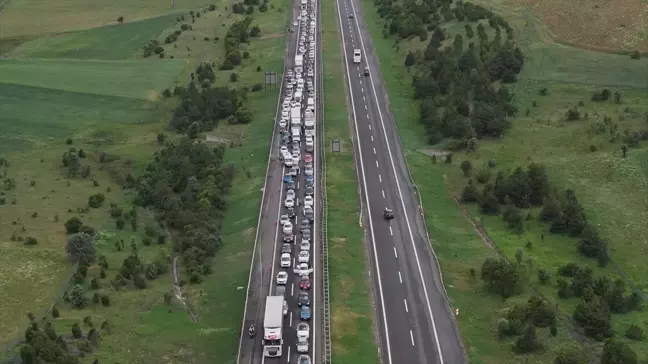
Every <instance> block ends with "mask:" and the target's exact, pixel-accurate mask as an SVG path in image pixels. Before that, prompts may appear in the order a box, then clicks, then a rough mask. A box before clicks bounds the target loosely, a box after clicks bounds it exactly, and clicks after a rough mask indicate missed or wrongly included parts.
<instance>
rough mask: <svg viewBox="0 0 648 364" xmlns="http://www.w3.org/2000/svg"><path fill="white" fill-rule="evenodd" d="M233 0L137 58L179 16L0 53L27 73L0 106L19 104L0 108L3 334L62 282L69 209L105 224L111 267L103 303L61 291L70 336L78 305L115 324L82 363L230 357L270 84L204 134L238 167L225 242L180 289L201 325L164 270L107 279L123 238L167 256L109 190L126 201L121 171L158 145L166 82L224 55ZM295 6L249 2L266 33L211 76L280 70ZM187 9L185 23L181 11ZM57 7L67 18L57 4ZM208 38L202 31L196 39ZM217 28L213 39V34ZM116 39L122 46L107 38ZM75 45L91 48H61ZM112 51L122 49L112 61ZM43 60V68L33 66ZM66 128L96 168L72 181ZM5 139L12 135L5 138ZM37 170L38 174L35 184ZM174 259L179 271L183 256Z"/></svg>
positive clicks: (102, 249) (13, 71) (258, 78)
mask: <svg viewBox="0 0 648 364" xmlns="http://www.w3.org/2000/svg"><path fill="white" fill-rule="evenodd" d="M27 3H29V2H25V3H21V4H20V5H19V6H17V7H15V8H13V9H11V7H7V9H6V10H7V11H9V9H11V11H13V12H14V14H16V13H18V12H20V11H24V10H25V9H24V6H26V5H25V4H27ZM149 5H151V4H149ZM228 5H229V4H226V2H225V1H221V2H218V3H217V8H218V9H217V10H216V11H214V12H209V13H205V14H204V15H203V16H201V17H200V18H197V20H196V22H195V23H193V30H192V31H187V32H184V33H183V34H182V36H181V37H179V39H178V40H177V41H176V42H175V44H176V45H177V47H174V46H173V44H171V45H166V46H165V53H166V54H167V58H166V59H157V57H156V58H152V59H146V60H144V59H139V60H135V59H132V58H141V48H140V47H141V46H142V45H143V44H144V43H146V42H147V41H148V40H149V39H151V38H157V37H160V39H161V40H164V37H166V35H167V34H169V33H171V32H172V31H173V30H174V29H176V28H178V27H179V24H176V25H173V27H171V28H163V27H162V28H156V29H152V28H151V27H159V26H160V24H161V23H164V24H167V25H165V26H168V23H169V19H170V18H169V19H163V20H164V21H161V20H160V21H154V20H151V21H150V23H151V24H153V25H151V24H149V26H144V25H142V24H137V26H135V25H132V26H130V28H129V27H128V26H129V24H127V23H125V24H123V25H124V27H122V26H117V25H115V26H111V27H107V28H110V29H106V28H96V29H91V30H87V31H80V32H78V33H70V34H67V35H65V36H61V38H57V37H45V38H42V39H35V40H33V41H31V42H27V43H24V44H23V47H20V46H19V47H17V48H16V49H15V51H16V52H22V53H20V54H21V55H22V56H25V57H36V56H38V57H45V58H48V59H26V60H18V59H12V60H7V61H3V63H0V74H3V72H4V74H6V75H9V76H12V77H17V76H16V75H17V74H18V73H20V72H22V74H23V75H25V76H24V77H20V78H19V79H17V80H12V83H11V84H9V83H6V84H5V83H0V88H12V87H13V88H14V89H16V88H20V90H21V92H11V93H7V95H9V96H7V97H12V98H13V100H12V101H14V102H12V103H9V102H7V103H6V104H7V105H13V106H12V109H11V110H10V111H11V112H8V113H3V115H2V116H0V120H1V121H2V123H0V124H1V125H3V127H2V128H3V133H2V137H1V138H2V141H3V143H1V145H2V150H1V151H2V152H5V154H3V156H6V157H7V158H8V159H9V161H10V163H11V165H10V167H9V172H8V173H9V176H10V177H13V178H15V179H16V181H17V186H16V188H15V189H14V190H12V191H9V192H7V195H8V197H9V198H8V202H7V205H6V206H3V209H2V210H0V217H1V218H2V221H3V222H6V223H3V224H2V225H0V253H1V254H0V256H2V258H1V260H2V261H3V262H6V264H3V265H2V268H1V269H0V277H1V278H2V279H1V281H2V282H4V283H2V284H0V287H1V288H2V291H3V292H5V295H6V297H10V299H7V300H3V304H2V310H0V311H2V314H0V327H1V328H2V332H3V334H2V342H10V341H11V340H12V339H14V338H17V337H21V336H22V332H23V331H24V328H25V325H26V324H27V320H26V318H25V314H26V313H27V312H28V311H31V312H34V313H35V314H36V315H37V316H38V314H39V313H41V312H44V311H45V309H46V308H47V307H49V305H50V304H51V302H52V301H53V300H54V299H56V297H57V296H58V295H59V294H60V293H62V291H63V289H64V288H65V287H64V286H65V280H66V279H67V277H68V272H67V269H68V264H67V260H66V257H65V254H64V246H65V241H66V236H65V234H64V229H63V222H64V221H66V220H67V219H68V218H69V217H71V216H80V217H81V218H82V219H83V221H84V222H85V223H87V224H88V225H90V226H92V227H93V228H95V229H97V230H98V231H99V230H101V231H102V234H101V238H100V239H99V241H98V246H97V248H98V254H99V255H104V256H106V258H107V261H108V264H109V269H108V270H107V272H106V273H107V277H108V278H107V279H103V280H100V281H101V287H100V288H99V289H97V290H94V291H96V292H98V293H101V294H107V295H108V296H109V297H110V303H111V304H110V306H109V307H103V306H102V305H101V304H99V305H93V304H91V305H90V307H88V308H86V309H83V310H72V309H70V308H69V307H68V305H66V304H65V303H63V302H58V303H57V305H56V306H57V308H58V311H59V313H60V317H59V318H57V319H56V320H54V324H55V327H56V330H57V332H59V333H61V334H64V335H69V333H70V329H71V326H72V325H73V324H74V323H75V322H79V323H80V322H81V321H82V320H83V319H84V318H85V317H86V316H90V317H91V318H92V321H93V323H94V325H95V327H99V325H100V324H101V323H102V322H104V321H109V322H110V323H111V327H112V329H111V333H105V332H104V333H103V334H102V340H101V345H100V348H99V349H98V350H97V351H96V352H94V353H93V354H91V355H88V357H87V358H86V359H84V361H87V362H91V361H92V360H94V359H95V358H98V359H99V360H100V362H102V363H125V362H128V363H152V362H156V363H163V362H169V363H171V362H178V363H187V362H193V363H208V362H213V360H214V358H218V360H217V361H218V362H219V363H234V362H235V358H236V348H237V342H238V338H239V335H238V334H239V330H240V322H241V320H242V313H243V312H242V310H241V307H243V302H244V300H245V290H244V289H243V290H242V289H240V288H241V287H245V286H246V284H247V282H246V279H247V277H248V267H249V261H250V254H251V251H252V245H253V243H254V235H255V228H256V226H255V225H256V221H257V213H258V211H257V209H258V206H259V205H260V198H261V192H260V189H261V187H262V184H263V178H264V173H265V163H266V161H267V153H268V148H269V146H268V144H269V141H270V136H271V132H272V123H273V115H274V113H275V108H276V103H277V97H278V94H277V92H278V89H277V88H275V89H270V90H268V91H267V92H265V91H260V92H251V93H249V95H248V101H247V105H246V106H247V107H248V108H249V110H251V111H253V113H254V117H253V121H252V122H251V123H250V124H248V125H244V126H241V125H236V126H230V125H227V124H226V123H225V122H223V123H221V125H220V126H219V127H218V128H217V129H216V130H214V131H212V132H210V133H209V134H210V135H215V136H218V137H220V138H224V139H226V140H227V141H228V145H229V147H230V148H228V150H227V152H226V161H227V162H229V163H233V164H234V165H235V167H236V168H237V174H236V177H235V180H234V182H233V187H232V189H231V191H230V195H229V198H228V203H229V206H230V207H229V209H228V211H227V212H226V218H225V221H224V224H223V225H224V228H223V231H222V243H223V245H222V247H221V249H220V250H219V252H218V253H217V255H216V257H215V258H214V261H213V267H214V268H213V270H214V272H213V273H212V274H211V275H210V276H209V277H207V279H206V280H205V281H204V282H203V283H202V284H200V285H196V286H187V287H185V293H186V295H187V297H188V298H189V301H190V302H191V304H192V307H193V309H194V310H195V311H197V313H198V315H199V317H200V321H199V322H198V323H195V324H193V323H191V321H190V320H189V317H188V315H187V314H186V312H185V311H184V309H183V308H182V307H181V306H180V305H179V304H178V303H177V302H175V303H174V304H173V305H171V306H169V305H166V304H165V303H164V300H163V294H164V293H166V292H171V291H172V289H171V277H170V275H169V274H166V275H164V276H162V277H160V278H158V279H157V280H154V281H150V282H149V287H148V288H147V289H146V290H142V291H135V290H133V289H130V288H129V289H122V290H120V291H114V290H113V289H112V288H111V287H110V284H109V280H110V279H112V278H113V277H114V276H115V275H116V274H117V272H118V271H119V268H120V266H121V262H122V260H123V259H124V258H125V257H126V256H127V255H128V253H129V252H130V243H131V242H133V243H134V245H135V246H136V247H137V250H138V254H139V256H140V258H141V259H142V260H143V261H144V262H151V261H152V260H154V259H156V257H158V256H159V255H160V254H168V253H169V252H170V247H169V245H168V244H167V245H164V246H157V245H153V246H145V245H144V244H142V238H143V232H142V230H143V229H141V228H140V229H138V231H130V229H129V228H127V229H126V231H118V230H117V229H116V228H115V222H114V220H113V219H111V218H110V217H109V214H108V209H107V205H108V202H115V203H118V204H121V205H123V206H124V207H126V206H127V205H128V204H129V202H130V201H131V200H132V198H133V196H132V194H130V193H127V192H124V191H122V190H121V189H120V188H119V183H118V182H117V180H119V179H120V178H122V177H123V173H124V172H125V171H133V173H134V174H135V175H137V172H138V171H139V170H141V168H142V167H143V166H144V165H145V163H146V161H147V160H149V159H150V158H152V156H153V153H154V152H155V151H156V150H157V149H158V148H159V146H158V144H157V142H156V135H157V133H158V132H160V131H163V130H165V129H166V127H167V125H168V120H169V118H170V115H169V111H170V109H171V108H172V107H173V106H174V104H175V102H176V101H175V100H174V99H166V100H159V96H158V95H159V93H160V92H161V91H162V90H163V89H164V88H166V87H172V85H173V84H174V83H176V84H181V85H185V84H186V83H187V82H188V80H189V74H190V73H191V72H193V71H194V69H195V67H196V65H197V62H200V61H209V62H215V63H216V64H218V63H220V62H221V57H222V54H223V44H222V39H224V35H225V33H226V32H227V26H221V24H225V23H227V25H229V24H231V23H232V22H233V21H235V20H236V19H240V18H242V16H238V15H229V14H230V12H229V11H227V10H225V8H226V7H227V6H228ZM290 5H291V3H290V1H286V0H274V1H271V2H270V5H269V7H270V9H269V10H268V12H266V13H260V12H258V11H257V12H255V13H254V14H253V15H252V16H253V18H254V24H257V25H259V26H260V27H261V30H262V36H261V37H260V38H256V39H252V40H251V43H250V44H248V46H247V49H246V50H247V51H248V52H249V54H250V57H249V59H246V60H244V61H243V64H242V66H239V67H237V68H236V69H234V70H232V71H216V81H215V82H214V85H217V86H220V85H222V86H232V87H243V86H246V87H251V86H252V85H253V84H255V83H259V82H261V83H262V82H263V72H258V70H257V67H260V68H262V69H263V70H269V71H276V72H277V75H278V77H282V74H281V70H282V68H283V50H284V47H283V39H284V38H283V31H284V29H285V27H286V24H287V21H288V19H287V17H288V15H289V9H290ZM138 6H143V5H142V4H138ZM86 10H87V11H88V12H90V10H88V9H86ZM195 10H198V9H195ZM141 11H142V13H144V12H145V11H144V10H141ZM147 11H150V12H151V14H154V13H156V12H160V11H161V9H159V8H155V6H153V7H152V8H151V9H148V10H147ZM176 11H177V10H173V12H174V13H175V12H176ZM167 12H169V11H168V9H167ZM184 14H185V17H186V18H188V19H189V20H188V22H189V23H191V18H190V17H189V16H188V14H187V13H184ZM54 15H56V16H59V17H64V15H62V14H58V13H56V14H54ZM104 15H105V14H104ZM65 16H67V17H70V16H71V15H70V14H67V15H65ZM174 16H175V15H174ZM219 18H220V19H221V20H219ZM225 19H227V20H225ZM127 20H128V17H127ZM87 21H88V20H87V19H85V20H84V22H87ZM27 23H29V22H27ZM142 23H146V21H145V22H142ZM171 23H173V21H172V19H171ZM12 24H14V25H16V23H15V22H14V23H12ZM73 25H74V24H73ZM76 25H79V26H82V25H85V23H83V24H76ZM25 26H27V25H25ZM71 26H72V25H71ZM72 28H74V27H72ZM124 28H126V29H124ZM115 29H117V30H115ZM5 30H6V28H5ZM16 32H18V30H16ZM117 33H118V34H117ZM100 36H101V37H100ZM97 37H99V38H101V39H98V38H97ZM111 37H112V38H111ZM205 37H208V38H210V41H206V40H204V38H205ZM215 38H219V39H220V41H214V39H215ZM132 39H139V41H141V44H138V45H137V46H134V44H135V43H137V42H131V43H128V42H130V40H132ZM102 41H103V42H105V43H104V45H105V46H106V47H105V49H104V51H103V52H101V47H97V46H96V45H97V44H102ZM139 41H138V42H139ZM32 42H33V43H32ZM38 42H40V43H38ZM110 42H113V43H114V44H117V43H119V44H122V45H123V47H122V48H119V49H116V50H115V49H111V48H110V47H108V46H109V45H110V44H112V43H110ZM89 43H90V44H92V46H87V47H85V48H84V47H81V48H79V50H78V51H77V50H70V51H69V52H66V51H64V49H63V48H66V47H69V48H75V47H79V45H80V44H84V45H87V44H89ZM131 47H132V48H131ZM187 48H190V49H191V51H185V52H183V53H182V54H180V52H179V51H178V50H179V49H184V50H187ZM82 50H83V52H82ZM174 50H175V52H178V53H175V57H174V58H175V59H169V58H170V56H171V55H174ZM111 51H115V52H111ZM16 54H18V53H16ZM72 56H74V57H79V58H85V59H81V60H68V59H63V58H56V57H72ZM116 58H129V59H127V60H119V61H115V59H116ZM43 69H50V70H51V71H52V72H49V71H48V72H46V73H47V75H49V76H47V75H45V74H44V73H43ZM64 71H65V72H64ZM17 72H18V73H17ZM38 72H40V73H43V75H44V76H47V77H37V76H38ZM231 72H236V73H238V74H239V76H240V77H239V79H238V81H237V83H231V82H230V81H229V78H230V73H231ZM79 73H81V74H79ZM51 75H55V76H51ZM56 75H59V76H56ZM65 75H67V76H65ZM3 80H4V78H3ZM14 81H16V82H17V81H20V84H18V85H16V84H15V83H14ZM18 101H20V102H21V104H19V103H18ZM60 101H64V102H60ZM90 101H92V102H90ZM3 104H5V103H4V102H3ZM48 105H49V106H52V107H55V106H57V107H58V109H55V110H56V111H55V112H52V111H51V110H52V109H49V110H50V111H49V114H47V113H46V110H48V108H49V106H48ZM26 110H30V112H31V113H27V112H26ZM34 110H36V111H37V114H36V115H35V114H34V113H33V111H34ZM67 137H69V138H71V139H73V141H74V142H73V145H72V146H73V147H75V148H77V149H79V148H82V149H84V150H85V151H86V152H87V154H88V158H87V162H86V163H87V164H88V165H90V166H91V169H92V174H91V177H90V178H88V179H86V180H82V179H67V178H65V177H64V176H63V175H62V169H61V167H60V165H61V157H60V156H61V155H62V154H63V152H64V151H66V150H67V149H68V148H69V147H70V146H69V145H65V138H67ZM5 138H6V139H7V140H8V143H4V139H5ZM9 143H12V144H9ZM101 152H106V153H108V154H109V155H112V156H115V157H118V159H117V160H116V161H114V162H112V163H110V164H102V163H99V162H98V159H99V154H100V153H101ZM32 180H33V181H35V183H34V184H30V181H32ZM93 180H95V181H96V182H97V183H96V185H95V184H93ZM98 192H101V193H104V194H105V195H106V199H107V201H106V202H105V203H104V206H103V207H102V208H100V209H91V210H90V211H89V212H77V208H83V207H84V206H86V205H87V198H88V196H89V195H90V194H93V193H98ZM14 198H15V199H16V200H17V202H16V204H14V205H11V204H10V203H9V202H10V201H12V199H14ZM251 211H254V213H251ZM34 212H38V215H37V216H36V217H32V214H33V213H34ZM138 216H139V222H140V227H142V226H144V225H146V224H149V223H151V222H152V215H151V213H149V212H148V211H145V210H140V211H139V212H138ZM12 221H15V223H13V224H12ZM23 226H24V228H23ZM12 234H17V235H19V236H21V237H27V236H34V237H37V238H38V240H39V244H38V245H37V246H30V247H26V246H23V244H21V243H19V242H16V241H10V239H9V237H10V236H11V235H12ZM120 240H124V242H125V245H126V249H125V250H124V251H117V249H116V247H115V242H117V241H120ZM17 257H20V259H18V258H17ZM180 270H181V272H183V270H182V268H180ZM98 275H99V271H98V270H94V269H91V270H90V272H89V273H88V279H87V281H88V282H89V281H90V279H92V278H94V277H96V276H98ZM5 288H6V289H5ZM94 291H93V292H90V295H91V294H92V293H94ZM88 330H89V327H84V331H86V332H87V331H88Z"/></svg>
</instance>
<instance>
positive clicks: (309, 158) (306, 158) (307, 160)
mask: <svg viewBox="0 0 648 364" xmlns="http://www.w3.org/2000/svg"><path fill="white" fill-rule="evenodd" d="M304 163H313V156H312V155H310V154H306V155H305V156H304Z"/></svg>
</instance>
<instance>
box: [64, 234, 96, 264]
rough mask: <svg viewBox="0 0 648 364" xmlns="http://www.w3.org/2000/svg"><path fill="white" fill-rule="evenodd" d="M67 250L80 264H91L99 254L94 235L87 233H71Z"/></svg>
mask: <svg viewBox="0 0 648 364" xmlns="http://www.w3.org/2000/svg"><path fill="white" fill-rule="evenodd" d="M66 251H67V253H68V255H69V256H70V258H71V259H72V260H73V261H76V262H79V263H80V264H89V263H92V262H94V260H95V256H96V254H97V250H96V249H95V247H94V243H93V238H92V236H90V235H88V234H86V233H76V234H73V235H70V237H69V238H68V242H67V246H66Z"/></svg>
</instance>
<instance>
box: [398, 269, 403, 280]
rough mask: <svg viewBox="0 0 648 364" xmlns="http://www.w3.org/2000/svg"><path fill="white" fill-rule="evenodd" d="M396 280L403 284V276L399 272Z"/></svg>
mask: <svg viewBox="0 0 648 364" xmlns="http://www.w3.org/2000/svg"><path fill="white" fill-rule="evenodd" d="M398 280H399V281H400V282H401V283H403V276H402V275H401V272H400V271H398Z"/></svg>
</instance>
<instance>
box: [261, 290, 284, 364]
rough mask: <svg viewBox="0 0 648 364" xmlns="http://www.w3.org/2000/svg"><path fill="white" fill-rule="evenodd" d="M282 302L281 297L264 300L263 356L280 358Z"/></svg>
mask: <svg viewBox="0 0 648 364" xmlns="http://www.w3.org/2000/svg"><path fill="white" fill-rule="evenodd" d="M283 301H284V298H283V297H282V296H268V297H267V298H266V307H265V317H264V319H263V356H265V357H267V358H277V357H280V356H281V354H282V352H281V346H282V344H283V321H284V316H283Z"/></svg>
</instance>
